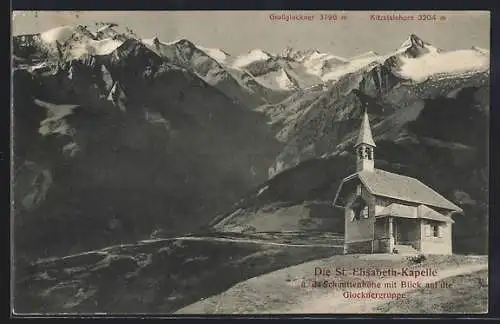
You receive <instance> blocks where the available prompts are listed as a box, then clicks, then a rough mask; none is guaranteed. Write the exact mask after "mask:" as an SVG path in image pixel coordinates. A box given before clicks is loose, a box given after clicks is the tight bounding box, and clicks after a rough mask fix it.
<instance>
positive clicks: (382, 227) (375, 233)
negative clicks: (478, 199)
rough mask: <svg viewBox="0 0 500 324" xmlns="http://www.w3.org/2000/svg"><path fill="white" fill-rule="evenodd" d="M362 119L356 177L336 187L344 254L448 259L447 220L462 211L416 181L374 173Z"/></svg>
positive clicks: (370, 140)
mask: <svg viewBox="0 0 500 324" xmlns="http://www.w3.org/2000/svg"><path fill="white" fill-rule="evenodd" d="M376 147H377V146H376V145H375V142H374V140H373V137H372V131H371V128H370V122H369V119H368V114H367V112H366V111H365V112H364V114H363V117H362V122H361V128H360V129H359V135H358V137H357V141H356V142H355V144H354V151H355V153H356V172H355V173H354V174H352V175H350V176H348V177H346V178H345V179H343V181H342V182H341V184H340V186H339V188H338V190H337V194H336V196H335V198H334V206H336V207H340V208H343V209H344V217H345V234H344V235H345V236H344V253H345V254H350V253H403V254H412V253H422V254H451V253H452V225H453V223H454V220H453V218H452V216H453V215H455V214H457V213H463V210H462V209H461V208H460V207H458V206H457V205H455V204H454V203H452V202H451V201H449V200H448V199H446V198H445V197H443V196H442V195H441V194H439V193H437V192H436V191H435V190H434V189H432V188H430V187H429V186H427V185H425V184H424V183H422V182H421V181H419V180H418V179H415V178H412V177H408V176H404V175H400V174H396V173H392V172H388V171H384V170H381V169H377V168H375V164H374V162H375V159H374V155H375V148H376Z"/></svg>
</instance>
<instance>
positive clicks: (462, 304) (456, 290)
mask: <svg viewBox="0 0 500 324" xmlns="http://www.w3.org/2000/svg"><path fill="white" fill-rule="evenodd" d="M441 282H447V283H448V284H451V288H450V289H439V290H436V289H425V288H422V289H419V290H416V291H413V292H412V293H410V294H408V295H407V298H406V299H400V300H398V301H391V302H388V303H386V304H383V305H380V306H379V307H377V312H380V313H392V314H396V313H462V314H472V313H486V312H487V311H488V271H486V270H485V271H478V272H474V273H471V274H466V275H461V276H456V277H453V278H450V279H446V280H443V281H440V282H438V284H441ZM437 291H439V292H440V293H436V292H437Z"/></svg>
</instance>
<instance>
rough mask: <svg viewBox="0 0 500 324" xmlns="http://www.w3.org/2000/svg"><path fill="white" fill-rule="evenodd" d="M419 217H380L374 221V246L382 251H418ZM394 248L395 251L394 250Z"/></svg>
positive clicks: (410, 252) (419, 236) (378, 250)
mask: <svg viewBox="0 0 500 324" xmlns="http://www.w3.org/2000/svg"><path fill="white" fill-rule="evenodd" d="M420 234H421V219H414V218H403V217H382V218H379V219H377V220H376V222H375V237H374V238H375V243H376V244H375V246H376V251H377V252H382V253H394V252H396V251H397V253H404V254H412V253H418V251H419V250H420V242H421V235H420ZM395 250H396V251H395Z"/></svg>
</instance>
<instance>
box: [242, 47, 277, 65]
mask: <svg viewBox="0 0 500 324" xmlns="http://www.w3.org/2000/svg"><path fill="white" fill-rule="evenodd" d="M270 58H271V55H270V54H269V53H266V52H264V51H263V50H261V49H253V50H251V51H250V52H248V53H247V54H244V55H240V56H238V57H237V58H236V60H235V61H234V63H233V67H235V68H243V67H245V66H247V65H249V64H251V63H253V62H256V61H266V60H268V59H270Z"/></svg>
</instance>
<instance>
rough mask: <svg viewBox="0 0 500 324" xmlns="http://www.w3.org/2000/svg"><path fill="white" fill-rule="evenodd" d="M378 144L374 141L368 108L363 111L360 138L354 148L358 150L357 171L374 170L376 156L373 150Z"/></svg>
mask: <svg viewBox="0 0 500 324" xmlns="http://www.w3.org/2000/svg"><path fill="white" fill-rule="evenodd" d="M375 147H376V145H375V142H374V141H373V137H372V131H371V129H370V120H369V119H368V113H367V112H366V109H365V111H364V113H363V120H362V122H361V128H360V129H359V135H358V139H357V141H356V144H354V150H355V151H356V171H357V172H360V171H369V172H373V170H374V157H373V151H374V149H375Z"/></svg>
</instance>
